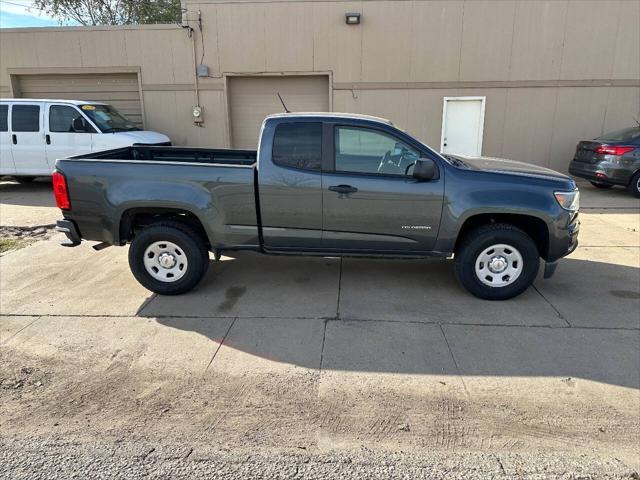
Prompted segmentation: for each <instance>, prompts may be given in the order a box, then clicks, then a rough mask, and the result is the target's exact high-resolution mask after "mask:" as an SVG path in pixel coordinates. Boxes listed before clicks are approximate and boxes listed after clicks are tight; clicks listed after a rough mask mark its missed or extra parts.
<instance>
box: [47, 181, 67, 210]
mask: <svg viewBox="0 0 640 480" xmlns="http://www.w3.org/2000/svg"><path fill="white" fill-rule="evenodd" d="M51 179H52V180H53V196H54V197H56V204H57V205H58V208H59V209H61V210H69V209H70V208H71V202H70V201H69V190H68V189H67V179H66V178H65V176H64V175H63V174H62V173H60V172H53V176H52V177H51Z"/></svg>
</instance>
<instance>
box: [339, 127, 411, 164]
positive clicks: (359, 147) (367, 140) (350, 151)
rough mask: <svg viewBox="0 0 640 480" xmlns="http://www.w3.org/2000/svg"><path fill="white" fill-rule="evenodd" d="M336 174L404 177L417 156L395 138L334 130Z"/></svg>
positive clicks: (363, 130) (364, 131) (361, 130)
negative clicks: (371, 174) (375, 174)
mask: <svg viewBox="0 0 640 480" xmlns="http://www.w3.org/2000/svg"><path fill="white" fill-rule="evenodd" d="M335 155H336V158H335V160H336V171H338V172H355V173H379V174H384V175H406V174H407V173H406V172H407V170H408V169H409V167H411V166H412V165H413V164H414V163H415V162H416V160H417V159H418V158H420V154H419V152H418V151H417V150H415V149H414V148H412V147H410V146H408V145H407V144H406V143H404V142H402V141H400V140H398V139H397V138H395V137H393V136H391V135H388V134H386V133H383V132H379V131H376V130H370V129H366V128H354V127H337V128H336V131H335Z"/></svg>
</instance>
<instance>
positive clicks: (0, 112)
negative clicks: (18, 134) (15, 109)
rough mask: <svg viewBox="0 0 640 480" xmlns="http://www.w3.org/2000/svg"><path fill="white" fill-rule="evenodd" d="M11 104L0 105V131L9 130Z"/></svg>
mask: <svg viewBox="0 0 640 480" xmlns="http://www.w3.org/2000/svg"><path fill="white" fill-rule="evenodd" d="M8 117H9V105H0V132H8V131H9V118H8Z"/></svg>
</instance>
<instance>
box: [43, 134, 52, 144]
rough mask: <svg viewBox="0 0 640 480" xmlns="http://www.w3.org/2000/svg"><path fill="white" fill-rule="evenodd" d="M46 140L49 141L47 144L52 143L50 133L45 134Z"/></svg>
mask: <svg viewBox="0 0 640 480" xmlns="http://www.w3.org/2000/svg"><path fill="white" fill-rule="evenodd" d="M44 141H45V142H47V145H51V136H50V135H49V134H48V133H47V134H46V135H45V136H44Z"/></svg>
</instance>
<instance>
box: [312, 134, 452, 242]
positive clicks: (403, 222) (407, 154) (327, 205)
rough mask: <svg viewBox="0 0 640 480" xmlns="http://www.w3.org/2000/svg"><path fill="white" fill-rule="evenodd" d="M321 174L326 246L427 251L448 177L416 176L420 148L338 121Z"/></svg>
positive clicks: (436, 225) (434, 229)
mask: <svg viewBox="0 0 640 480" xmlns="http://www.w3.org/2000/svg"><path fill="white" fill-rule="evenodd" d="M332 136H333V147H334V148H333V154H332V158H331V159H330V162H329V167H330V168H329V169H328V171H327V169H326V164H325V170H324V171H323V175H322V203H323V212H324V213H323V237H322V246H323V250H331V249H338V250H353V251H369V252H371V253H375V252H386V251H398V252H409V253H410V252H421V251H423V252H427V251H430V250H431V249H433V247H434V244H435V240H436V238H437V235H438V228H439V225H440V216H441V211H442V202H443V193H444V178H443V172H441V175H440V178H439V179H436V180H432V181H419V180H416V179H414V178H413V177H412V176H411V171H412V165H413V163H414V162H415V161H416V160H417V159H418V158H420V156H421V154H420V152H419V150H418V149H417V148H414V147H412V146H411V145H409V144H408V143H407V142H404V141H402V140H400V139H399V138H397V137H396V136H395V135H393V134H392V133H390V132H388V131H386V130H384V129H378V128H375V127H360V126H348V125H346V126H340V125H335V126H333V135H332Z"/></svg>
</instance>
